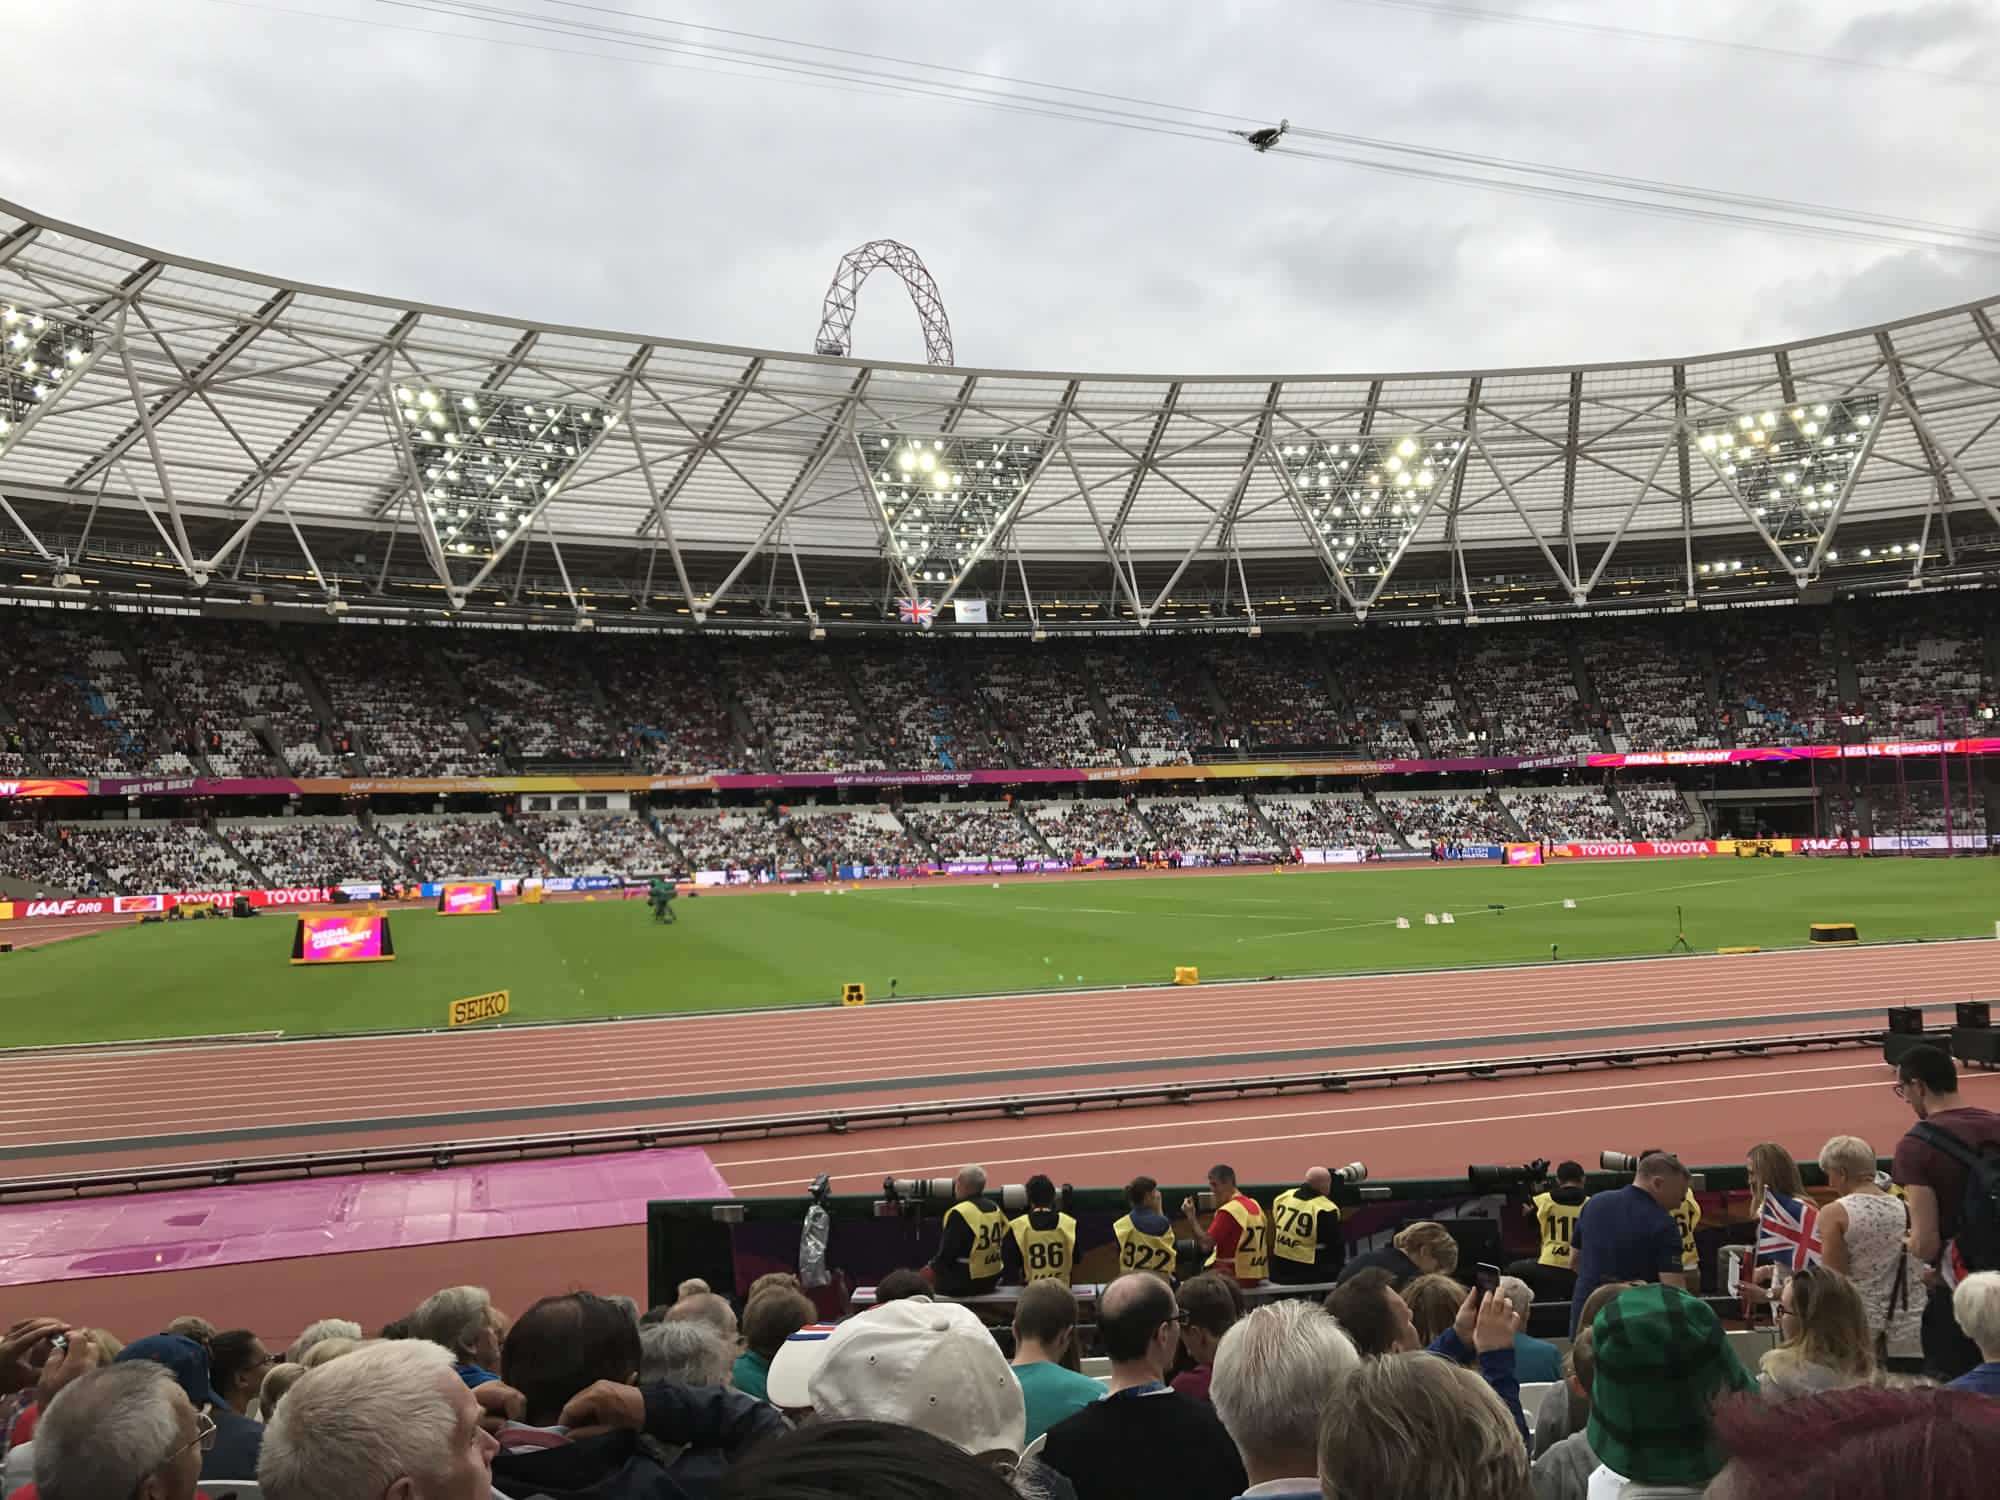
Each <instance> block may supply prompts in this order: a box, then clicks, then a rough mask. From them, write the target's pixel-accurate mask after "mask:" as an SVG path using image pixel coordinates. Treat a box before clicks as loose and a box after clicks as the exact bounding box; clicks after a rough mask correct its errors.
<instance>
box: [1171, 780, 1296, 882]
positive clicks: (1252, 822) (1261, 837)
mask: <svg viewBox="0 0 2000 1500" xmlns="http://www.w3.org/2000/svg"><path fill="white" fill-rule="evenodd" d="M1137 809H1138V812H1139V815H1140V817H1141V818H1143V819H1144V821H1145V822H1146V824H1147V825H1148V826H1149V827H1150V828H1151V830H1152V832H1153V837H1154V840H1155V847H1157V849H1158V850H1159V851H1160V853H1161V854H1162V855H1163V856H1164V857H1165V858H1166V860H1167V863H1168V864H1170V865H1180V864H1197V865H1201V864H1209V865H1218V864H1228V865H1240V864H1270V863H1273V862H1274V861H1275V860H1276V859H1277V857H1278V854H1279V852H1280V850H1281V849H1282V848H1284V847H1285V846H1283V845H1281V844H1280V843H1279V841H1278V839H1277V837H1276V836H1275V835H1274V834H1273V833H1272V832H1271V830H1270V829H1269V828H1268V827H1266V826H1265V824H1264V822H1263V820H1262V819H1260V818H1259V817H1258V816H1257V814H1256V813H1255V812H1254V811H1253V810H1252V809H1251V807H1250V805H1249V804H1248V803H1247V802H1245V801H1244V799H1243V798H1241V797H1141V798H1140V799H1139V800H1138V803H1137Z"/></svg>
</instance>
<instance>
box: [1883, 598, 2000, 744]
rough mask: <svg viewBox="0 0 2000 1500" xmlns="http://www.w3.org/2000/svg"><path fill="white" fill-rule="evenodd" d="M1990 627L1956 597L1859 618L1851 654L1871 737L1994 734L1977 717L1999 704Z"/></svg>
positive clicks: (1914, 602)
mask: <svg viewBox="0 0 2000 1500" xmlns="http://www.w3.org/2000/svg"><path fill="white" fill-rule="evenodd" d="M1984 624H1985V619H1984V616H1983V614H1982V613H1981V612H1979V611H1976V610H1974V609H1972V608H1970V607H1969V605H1968V602H1967V601H1966V600H1965V599H1963V598H1957V597H1952V596H1940V597H1929V598H1923V599H1915V600H1908V601H1898V602H1897V603H1896V604H1894V605H1892V606H1888V607H1883V608H1875V609H1865V610H1857V611H1855V614H1854V619H1853V624H1852V626H1851V628H1850V631H1849V635H1848V650H1849V651H1850V653H1851V654H1852V656H1853V660H1854V673H1855V680H1856V683H1857V685H1858V686H1859V687H1860V690H1861V706H1862V709H1863V711H1864V713H1865V714H1866V716H1867V728H1868V734H1869V737H1870V738H1873V739H1932V738H1936V737H1948V736H1957V735H1964V734H1984V733H1990V732H1991V727H1990V725H1984V726H1983V727H1982V721H1979V720H1978V719H1977V718H1976V717H1975V716H1976V714H1977V712H1978V710H1979V708H1980V707H1981V706H1982V705H1985V706H1991V705H1993V704H1994V702H1995V695H1994V691H1993V688H1994V684H1993V681H1992V679H1991V677H1990V676H1989V675H1988V672H1987V665H1986V642H1985V639H1984V629H1983V627H1984Z"/></svg>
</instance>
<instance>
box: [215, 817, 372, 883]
mask: <svg viewBox="0 0 2000 1500" xmlns="http://www.w3.org/2000/svg"><path fill="white" fill-rule="evenodd" d="M216 831H217V832H219V833H220V834H221V835H222V836H223V838H225V839H226V840H228V842H229V844H230V845H231V847H233V848H234V849H235V850H236V851H237V852H238V853H239V854H241V855H242V856H243V858H244V859H245V860H247V861H248V862H249V863H250V864H252V865H254V866H255V867H256V868H257V869H258V870H260V871H262V872H263V875H264V878H265V879H266V880H268V881H270V882H271V883H272V884H273V885H281V886H312V885H338V884H341V883H343V882H350V881H352V882H362V883H366V882H373V881H393V880H396V879H399V878H400V877H401V876H402V873H403V871H402V868H401V866H399V865H398V864H397V863H396V861H395V860H394V859H393V858H392V857H391V856H390V854H389V852H388V851H387V850H386V849H384V848H383V847H382V846H381V844H380V843H378V842H377V841H376V840H375V839H374V837H373V836H371V835H370V834H369V833H368V832H367V831H366V830H365V829H363V828H362V826H361V825H360V824H359V823H358V822H356V821H355V820H354V819H353V818H347V817H302V818H261V819H244V820H242V821H234V820H232V821H229V822H224V823H219V824H217V827H216Z"/></svg>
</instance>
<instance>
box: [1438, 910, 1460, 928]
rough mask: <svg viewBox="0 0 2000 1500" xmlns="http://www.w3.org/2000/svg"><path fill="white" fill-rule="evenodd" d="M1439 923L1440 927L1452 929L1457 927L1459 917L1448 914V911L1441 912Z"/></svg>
mask: <svg viewBox="0 0 2000 1500" xmlns="http://www.w3.org/2000/svg"><path fill="white" fill-rule="evenodd" d="M1438 923H1439V925H1440V926H1444V927H1452V926H1456V925H1457V923H1458V918H1457V917H1454V916H1453V915H1452V914H1451V913H1450V912H1448V911H1447V912H1440V913H1439V914H1438Z"/></svg>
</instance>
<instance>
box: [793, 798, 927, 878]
mask: <svg viewBox="0 0 2000 1500" xmlns="http://www.w3.org/2000/svg"><path fill="white" fill-rule="evenodd" d="M785 826H786V828H788V829H790V830H791V834H792V837H793V838H795V839H797V840H798V841H799V847H800V848H801V849H803V850H804V851H805V856H806V862H807V863H808V864H809V865H811V866H813V867H814V868H817V869H837V868H838V867H840V866H841V865H913V864H921V863H922V862H923V857H924V856H923V851H922V849H921V848H919V847H918V845H917V842H916V840H915V839H913V838H911V837H910V835H909V833H908V832H907V831H906V830H905V829H904V827H903V825H902V823H901V822H899V821H898V820H897V817H896V815H895V813H893V812H892V811H890V810H889V809H888V808H886V807H860V808H844V809H833V808H793V809H792V810H791V813H790V815H789V816H788V817H787V818H786V820H785Z"/></svg>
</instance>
